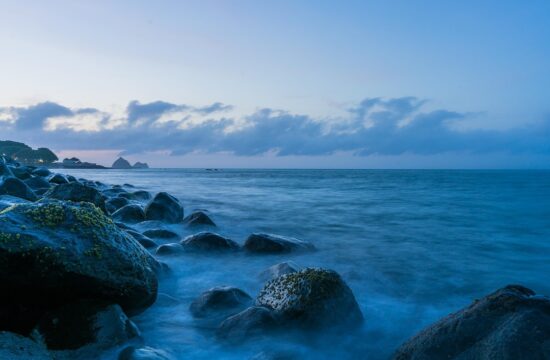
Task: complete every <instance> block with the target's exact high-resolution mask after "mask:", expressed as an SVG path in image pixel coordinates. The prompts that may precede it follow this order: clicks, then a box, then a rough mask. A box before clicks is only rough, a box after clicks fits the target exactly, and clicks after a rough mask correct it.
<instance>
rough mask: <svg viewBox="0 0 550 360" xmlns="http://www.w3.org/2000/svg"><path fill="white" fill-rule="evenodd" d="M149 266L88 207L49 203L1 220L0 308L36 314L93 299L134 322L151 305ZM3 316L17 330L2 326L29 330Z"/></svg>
mask: <svg viewBox="0 0 550 360" xmlns="http://www.w3.org/2000/svg"><path fill="white" fill-rule="evenodd" d="M155 263H156V262H155V261H154V259H153V258H152V257H151V255H150V254H149V253H148V252H147V250H145V249H144V248H143V247H142V246H141V245H139V243H137V242H136V241H135V240H134V239H133V238H132V237H131V236H129V235H128V234H127V233H126V232H125V231H123V230H121V229H119V228H118V227H117V226H116V225H115V224H114V223H113V221H112V220H111V219H109V218H107V217H106V216H105V215H104V214H103V212H102V211H101V210H100V209H99V208H97V207H96V206H94V205H92V204H90V203H78V204H77V203H68V202H61V201H56V200H50V201H47V202H38V203H29V204H19V205H16V206H12V207H10V208H8V209H6V210H4V211H3V212H2V213H0V282H1V283H2V296H1V297H0V308H2V307H5V306H7V307H10V306H11V307H12V308H13V306H14V304H15V305H17V306H18V307H22V308H24V307H26V308H30V309H33V311H35V312H39V310H41V309H45V310H48V309H52V308H53V307H56V306H61V305H64V304H67V303H70V302H74V301H75V300H78V299H82V298H96V299H101V300H105V301H108V302H110V303H116V304H119V305H120V306H121V307H122V308H123V309H124V311H126V313H128V314H129V315H132V314H136V313H139V312H141V311H142V310H144V309H145V308H147V307H148V306H150V305H151V304H152V303H153V302H154V301H155V298H156V294H157V283H158V282H157V276H156V274H155V271H154V269H153V266H155V265H156V264H155ZM9 315H10V316H11V317H12V318H14V319H16V320H17V323H12V324H9V323H5V322H4V323H2V324H1V325H2V326H5V327H7V328H9V327H10V326H14V327H22V328H25V326H28V325H29V324H28V323H25V322H24V321H23V320H22V316H21V318H18V317H17V316H16V315H14V314H13V312H12V313H10V314H9ZM29 320H32V319H29Z"/></svg>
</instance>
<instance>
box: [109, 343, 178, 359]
mask: <svg viewBox="0 0 550 360" xmlns="http://www.w3.org/2000/svg"><path fill="white" fill-rule="evenodd" d="M174 359H175V358H174V357H173V356H172V355H170V354H169V353H167V352H166V351H164V350H159V349H155V348H152V347H148V346H145V347H142V348H136V347H135V346H128V347H127V348H125V349H124V350H122V351H121V352H120V354H119V355H118V360H174Z"/></svg>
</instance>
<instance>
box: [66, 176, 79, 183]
mask: <svg viewBox="0 0 550 360" xmlns="http://www.w3.org/2000/svg"><path fill="white" fill-rule="evenodd" d="M67 181H68V182H78V180H76V178H75V177H74V176H72V175H67Z"/></svg>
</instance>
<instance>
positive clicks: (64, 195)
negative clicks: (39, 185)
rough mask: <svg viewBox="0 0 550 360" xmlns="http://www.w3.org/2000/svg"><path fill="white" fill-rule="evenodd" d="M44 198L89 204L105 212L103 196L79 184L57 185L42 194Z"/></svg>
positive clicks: (91, 188)
mask: <svg viewBox="0 0 550 360" xmlns="http://www.w3.org/2000/svg"><path fill="white" fill-rule="evenodd" d="M44 197H45V198H49V199H57V200H65V201H74V202H81V201H85V202H89V203H92V204H94V205H95V206H97V207H98V208H100V209H101V210H103V211H104V212H107V210H106V209H105V196H103V195H102V194H101V193H100V192H99V191H98V190H97V189H96V188H93V187H91V186H87V185H84V184H81V183H79V182H73V183H67V184H59V185H57V186H55V187H54V188H52V189H50V190H49V191H48V192H47V193H45V194H44Z"/></svg>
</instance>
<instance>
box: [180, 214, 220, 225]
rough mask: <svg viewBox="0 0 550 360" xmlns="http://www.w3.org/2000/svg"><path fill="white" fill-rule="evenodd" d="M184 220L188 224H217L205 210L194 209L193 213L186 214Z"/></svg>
mask: <svg viewBox="0 0 550 360" xmlns="http://www.w3.org/2000/svg"><path fill="white" fill-rule="evenodd" d="M183 222H184V223H185V224H187V226H216V224H215V223H214V221H212V219H210V217H209V216H208V215H206V213H204V211H194V212H193V213H192V214H191V215H188V216H186V217H185V219H183Z"/></svg>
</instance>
